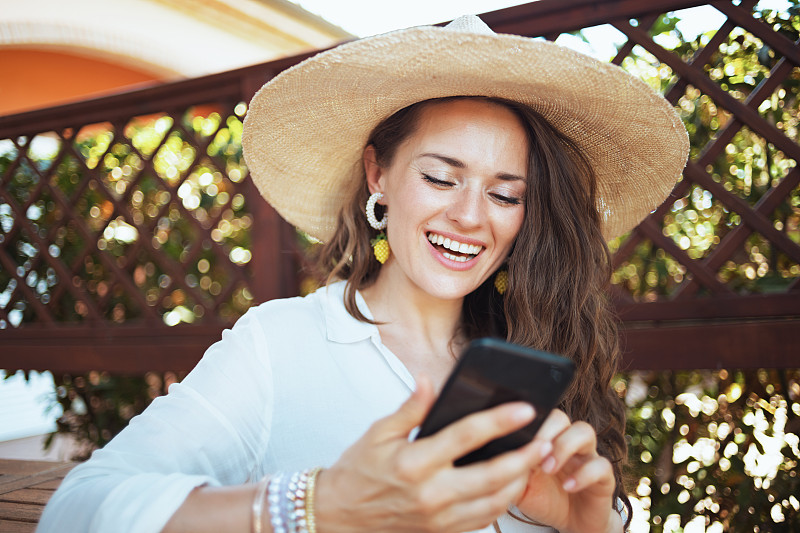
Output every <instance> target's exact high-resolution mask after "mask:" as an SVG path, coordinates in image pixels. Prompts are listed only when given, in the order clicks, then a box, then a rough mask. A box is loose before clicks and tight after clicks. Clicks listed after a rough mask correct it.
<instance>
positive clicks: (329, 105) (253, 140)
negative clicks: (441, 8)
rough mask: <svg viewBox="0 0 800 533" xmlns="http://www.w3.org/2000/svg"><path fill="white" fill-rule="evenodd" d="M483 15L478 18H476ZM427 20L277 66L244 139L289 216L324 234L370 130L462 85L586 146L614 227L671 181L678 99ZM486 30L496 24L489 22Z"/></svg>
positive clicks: (550, 54)
mask: <svg viewBox="0 0 800 533" xmlns="http://www.w3.org/2000/svg"><path fill="white" fill-rule="evenodd" d="M476 20H477V24H474V21H476ZM462 27H463V28H464V29H463V30H454V29H452V28H439V27H419V28H411V29H407V30H399V31H396V32H392V33H387V34H384V35H380V36H376V37H371V38H366V39H362V40H359V41H353V42H350V43H346V44H344V45H341V46H338V47H336V48H334V49H332V50H328V51H326V52H322V53H320V54H317V55H316V56H314V57H311V58H309V59H307V60H306V61H304V62H302V63H299V64H298V65H296V66H294V67H292V68H291V69H288V70H286V71H284V72H283V73H281V74H280V75H278V76H276V77H275V78H274V79H273V80H271V81H270V82H269V83H267V84H266V85H265V86H264V87H262V88H261V90H260V91H259V92H258V93H257V94H256V95H255V97H254V98H253V100H252V102H251V104H250V108H249V111H248V114H247V117H246V120H245V127H244V136H243V145H244V151H245V152H244V155H245V159H246V162H247V166H248V168H249V169H250V173H251V175H252V179H253V181H254V182H255V184H256V186H257V187H258V189H259V190H260V192H261V193H262V195H263V196H264V198H266V200H267V201H268V202H269V203H270V204H271V205H272V206H273V207H274V208H275V209H276V210H277V211H278V212H279V213H280V214H281V216H283V217H284V218H285V219H286V220H287V221H288V222H289V223H291V224H293V225H295V226H297V227H298V228H300V229H301V230H303V231H305V232H306V233H308V234H310V235H312V236H314V237H316V238H318V239H320V240H322V241H325V240H327V239H328V238H330V237H331V235H332V234H333V231H334V229H335V227H334V225H335V223H336V218H337V215H338V212H339V209H340V207H341V206H342V204H343V203H344V201H345V198H346V197H347V195H348V193H349V191H351V190H352V187H353V184H354V182H356V180H359V179H361V177H362V176H363V171H361V170H360V165H361V154H362V151H363V148H364V146H365V144H366V141H367V138H368V136H369V133H370V132H371V131H372V129H373V128H374V127H375V126H376V125H377V124H378V122H380V121H381V120H383V119H384V118H386V117H388V116H390V115H391V114H393V113H394V112H396V111H398V110H399V109H401V108H403V107H406V106H408V105H410V104H412V103H414V102H418V101H421V100H426V99H429V98H439V97H445V96H456V95H481V96H497V97H502V98H507V99H511V100H516V101H519V102H523V103H525V104H528V105H529V106H531V107H532V108H533V109H535V110H536V111H538V112H539V113H541V114H542V115H543V116H544V117H545V118H547V119H548V120H549V121H550V122H551V124H553V125H554V126H555V127H556V128H558V129H559V130H560V131H562V132H563V133H564V134H566V135H567V136H569V137H570V138H572V139H573V140H574V141H576V142H577V143H578V145H579V146H581V147H582V148H583V150H584V151H585V153H586V155H587V156H588V158H589V160H590V162H591V163H592V165H593V166H594V169H595V172H596V173H597V177H598V192H599V196H598V205H597V209H598V211H599V212H600V214H601V215H602V218H603V220H604V227H603V233H604V235H605V236H606V237H607V238H609V239H610V238H612V237H615V236H618V235H620V234H622V233H624V232H625V231H627V230H629V229H631V228H632V227H633V226H635V225H636V224H637V223H638V222H640V221H641V220H642V219H643V218H644V217H645V216H646V215H647V214H648V213H649V212H650V211H652V210H653V209H655V208H656V207H657V206H658V205H659V204H660V203H661V202H663V201H664V199H665V198H666V196H667V195H668V194H669V192H670V191H671V190H672V188H673V186H674V185H675V182H676V181H677V180H678V179H679V178H680V175H681V171H682V170H683V167H684V165H685V163H686V158H687V156H688V150H689V140H688V136H687V134H686V130H685V128H684V126H683V124H682V123H681V121H680V119H679V117H678V115H677V113H676V112H675V110H674V109H673V107H672V106H671V105H670V104H669V103H668V102H667V101H666V100H664V98H662V97H661V96H660V95H659V94H657V93H656V92H655V91H653V90H652V89H651V88H650V87H649V86H648V85H647V84H646V83H644V82H643V81H641V80H639V79H637V78H635V77H633V76H631V75H629V74H628V73H626V72H624V71H623V70H621V69H620V68H619V67H617V66H616V65H612V64H609V63H603V62H600V61H597V60H595V59H593V58H590V57H588V56H585V55H583V54H581V53H578V52H575V51H573V50H570V49H567V48H563V47H561V46H558V45H555V44H553V43H550V42H546V41H540V40H534V39H530V38H527V37H520V36H516V35H496V34H491V33H489V32H490V31H491V30H489V32H486V31H483V30H482V27H483V28H486V27H485V25H483V23H482V22H481V21H480V20H479V19H477V17H471V18H470V20H468V21H467V24H466V25H462ZM487 29H488V28H487Z"/></svg>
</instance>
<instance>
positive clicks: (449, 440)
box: [414, 402, 535, 466]
mask: <svg viewBox="0 0 800 533" xmlns="http://www.w3.org/2000/svg"><path fill="white" fill-rule="evenodd" d="M534 414H535V413H534V410H533V407H532V406H531V405H530V404H527V403H524V402H512V403H507V404H503V405H499V406H497V407H493V408H491V409H487V410H485V411H480V412H478V413H473V414H471V415H469V416H465V417H464V418H462V419H461V420H458V421H456V422H453V423H452V424H450V425H449V426H447V427H445V428H443V429H441V430H440V431H438V432H437V433H435V434H434V435H431V436H429V437H425V438H423V439H419V440H417V441H416V442H415V443H414V444H415V446H416V447H417V449H418V452H419V453H418V455H419V457H420V460H421V461H426V462H427V463H428V465H429V466H438V465H441V464H443V463H449V462H453V461H455V460H456V459H458V458H459V457H462V456H464V455H466V454H467V453H469V452H471V451H473V450H477V449H478V448H480V447H481V446H483V445H484V444H486V443H488V442H491V441H493V440H495V439H497V438H499V437H502V436H504V435H508V434H509V433H512V432H513V431H516V430H517V429H520V428H522V427H525V426H526V425H527V424H529V423H530V421H531V420H533V417H534Z"/></svg>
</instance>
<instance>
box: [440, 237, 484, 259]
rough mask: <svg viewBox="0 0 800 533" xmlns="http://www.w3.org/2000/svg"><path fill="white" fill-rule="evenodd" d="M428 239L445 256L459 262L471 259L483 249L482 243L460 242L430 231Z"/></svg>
mask: <svg viewBox="0 0 800 533" xmlns="http://www.w3.org/2000/svg"><path fill="white" fill-rule="evenodd" d="M428 240H429V241H430V243H431V244H433V245H434V246H435V247H436V248H437V249H438V250H439V251H440V252H441V254H442V255H443V256H444V257H446V258H447V259H450V260H451V261H457V262H459V263H464V262H466V261H469V260H470V259H472V258H473V257H475V256H477V255H478V254H479V253H481V251H482V250H483V246H481V245H478V244H468V243H463V242H459V241H457V240H455V239H450V238H449V237H445V236H444V235H439V234H438V233H433V232H431V233H428Z"/></svg>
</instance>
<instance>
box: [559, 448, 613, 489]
mask: <svg viewBox="0 0 800 533" xmlns="http://www.w3.org/2000/svg"><path fill="white" fill-rule="evenodd" d="M593 485H596V488H597V489H599V490H600V491H602V492H608V493H609V494H612V493H613V492H614V487H615V485H616V480H615V479H614V468H613V467H612V466H611V463H610V462H609V461H608V459H606V458H605V457H601V456H597V457H595V458H593V459H591V460H590V461H587V462H586V463H584V464H583V465H582V466H580V467H579V468H578V469H577V470H575V471H574V472H573V473H572V474H571V475H570V476H569V477H567V479H565V480H564V483H563V485H562V486H563V488H564V490H565V491H567V492H580V491H583V490H586V489H587V488H589V487H592V486H593Z"/></svg>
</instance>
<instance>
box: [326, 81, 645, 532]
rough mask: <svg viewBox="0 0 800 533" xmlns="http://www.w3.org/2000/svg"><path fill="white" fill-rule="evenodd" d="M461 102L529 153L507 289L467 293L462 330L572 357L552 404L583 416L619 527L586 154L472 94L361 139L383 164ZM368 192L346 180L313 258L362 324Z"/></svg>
mask: <svg viewBox="0 0 800 533" xmlns="http://www.w3.org/2000/svg"><path fill="white" fill-rule="evenodd" d="M461 98H476V99H480V100H482V101H485V102H489V103H492V104H495V105H500V106H503V107H505V108H507V109H509V110H510V111H512V112H513V113H514V114H515V115H516V116H517V117H518V118H519V119H520V121H521V123H522V125H523V127H524V128H525V131H526V134H527V137H528V146H529V153H528V176H527V187H526V191H525V218H524V221H523V223H522V228H521V229H520V232H519V234H518V235H517V238H516V240H515V243H514V245H513V248H512V250H511V253H510V254H509V257H508V260H507V269H508V288H507V290H506V292H505V294H504V295H503V296H501V295H500V294H499V293H498V292H497V291H496V290H495V288H494V283H493V279H492V278H491V277H490V278H489V279H488V280H486V281H485V282H484V283H483V284H482V285H481V286H480V287H478V288H477V289H476V290H475V291H473V292H472V293H470V294H469V295H467V296H466V298H465V299H464V306H463V310H462V318H461V324H460V333H461V334H462V335H463V336H464V337H465V339H466V340H471V339H474V338H478V337H484V336H494V337H501V338H505V339H507V340H509V341H510V342H514V343H517V344H521V345H523V346H529V347H532V348H535V349H539V350H545V351H549V352H553V353H558V354H561V355H563V356H565V357H568V358H570V359H572V360H573V361H574V362H575V366H576V374H575V379H574V380H573V382H572V385H571V386H570V388H569V389H568V390H567V392H566V393H565V395H564V398H563V401H562V402H561V405H560V407H561V409H563V410H564V412H566V413H567V414H568V415H569V416H570V418H571V419H572V420H584V421H586V422H588V423H589V424H590V425H591V426H592V427H593V428H594V429H595V431H596V433H597V450H598V453H600V454H601V455H603V456H604V457H606V458H607V459H608V460H609V461H610V462H611V464H612V465H613V468H614V477H615V479H616V489H615V497H616V498H620V499H621V500H622V501H623V503H624V505H625V507H626V508H627V511H628V513H627V516H628V520H627V523H626V524H625V526H626V528H627V526H628V524H629V523H630V519H631V516H632V508H631V503H630V500H629V499H628V497H627V495H626V493H625V488H624V483H623V475H622V466H623V464H624V463H625V458H626V455H627V447H626V442H625V437H624V429H625V408H624V405H623V403H622V401H621V400H620V398H619V397H618V396H617V395H616V393H615V392H614V391H613V390H612V388H611V379H612V377H613V375H614V373H615V372H616V371H617V367H618V361H619V345H618V337H617V322H616V319H615V317H614V315H613V313H612V312H611V310H610V307H609V302H608V298H607V288H608V285H609V282H610V278H611V261H610V255H609V251H608V247H607V246H606V241H605V239H604V238H603V235H602V231H601V228H602V226H601V220H600V215H599V213H598V211H597V209H596V205H597V203H596V194H597V193H596V189H597V188H596V179H595V174H594V171H593V170H592V167H591V165H590V164H589V162H588V161H587V159H586V157H585V156H584V155H583V154H582V152H581V150H580V149H579V147H578V146H576V145H575V143H573V142H572V141H571V140H570V139H569V138H567V137H566V136H565V135H563V134H562V133H561V132H559V131H558V130H556V129H555V128H554V127H553V126H551V125H550V124H549V123H548V122H547V121H546V120H545V119H544V118H543V117H542V116H541V115H540V114H539V113H537V112H536V111H534V110H533V109H531V108H529V107H528V106H526V105H524V104H520V103H518V102H514V101H510V100H505V99H500V98H493V97H480V96H477V97H476V96H457V97H448V98H438V99H433V100H425V101H422V102H418V103H416V104H413V105H411V106H408V107H406V108H403V109H401V110H400V111H398V112H396V113H395V114H393V115H392V116H390V117H389V118H387V119H385V120H383V121H382V122H381V123H380V124H378V126H377V127H376V128H375V129H374V130H373V131H372V134H371V135H370V137H369V141H368V143H367V144H368V145H372V146H374V147H375V154H376V158H377V162H378V164H379V165H380V166H382V167H388V166H389V165H391V162H392V159H393V157H394V154H395V151H396V150H397V147H398V146H400V144H401V143H402V142H403V141H404V140H406V139H407V138H408V137H409V136H411V135H412V134H413V133H414V131H415V129H416V126H417V123H418V119H419V116H420V114H421V112H422V111H423V110H424V109H426V108H427V107H428V106H431V105H436V104H438V103H441V102H447V101H452V100H456V99H461ZM368 196H369V190H368V188H367V182H366V177H365V176H364V179H362V180H361V181H360V182H357V183H355V184H354V189H353V190H352V191H351V194H350V199H351V200H350V202H349V203H348V204H346V205H345V206H343V208H342V211H341V212H340V215H339V221H338V226H337V230H336V232H335V234H334V236H333V238H332V239H331V240H330V241H329V242H327V243H325V244H324V245H323V246H322V247H321V248H320V250H319V253H318V257H317V259H318V266H319V268H320V269H321V270H322V272H324V273H325V274H327V276H328V282H331V281H333V280H335V279H344V280H347V288H346V290H345V306H346V308H347V310H348V312H350V314H351V315H353V316H354V317H355V318H357V319H359V320H362V321H365V322H371V321H370V320H369V319H367V318H366V317H365V316H364V315H363V314H362V313H361V312H360V311H359V310H358V306H357V305H356V291H357V290H360V289H364V288H366V287H368V286H370V285H372V284H373V283H374V282H375V280H376V279H377V276H378V272H379V270H380V263H378V262H377V261H376V260H375V259H374V258H373V256H372V248H371V247H370V239H371V238H373V237H374V236H375V233H376V232H375V230H373V229H371V228H370V227H369V226H368V225H367V221H366V217H365V216H364V205H365V204H366V202H367V198H368ZM376 215H377V216H378V217H379V218H380V216H381V214H380V213H376Z"/></svg>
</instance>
